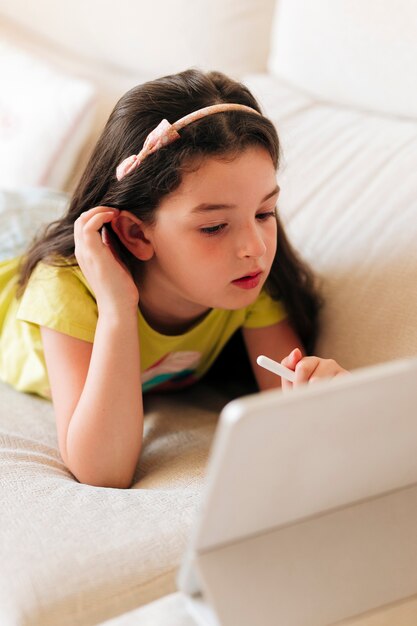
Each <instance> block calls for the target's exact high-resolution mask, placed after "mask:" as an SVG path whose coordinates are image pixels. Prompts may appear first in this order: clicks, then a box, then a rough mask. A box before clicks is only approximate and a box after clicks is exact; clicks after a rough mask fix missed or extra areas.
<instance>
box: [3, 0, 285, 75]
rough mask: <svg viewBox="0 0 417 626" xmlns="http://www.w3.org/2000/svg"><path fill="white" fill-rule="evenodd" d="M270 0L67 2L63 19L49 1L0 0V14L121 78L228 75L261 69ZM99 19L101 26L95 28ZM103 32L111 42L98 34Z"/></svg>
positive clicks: (267, 37) (95, 0) (268, 28)
mask: <svg viewBox="0 0 417 626" xmlns="http://www.w3.org/2000/svg"><path fill="white" fill-rule="evenodd" d="M274 5H275V0H204V1H201V0H200V1H199V2H189V0H177V1H176V2H167V1H166V0H153V2H150V3H147V2H123V4H122V5H121V7H119V8H118V10H115V6H114V4H113V3H112V2H102V0H90V1H89V3H88V6H87V5H86V3H85V2H84V0H72V2H71V10H70V11H66V13H65V19H64V20H63V19H62V7H61V6H60V4H59V3H57V2H55V1H54V0H37V2H36V7H35V5H33V6H32V5H31V4H28V3H27V2H25V0H14V1H13V2H9V1H8V0H0V12H1V13H2V14H3V15H5V16H6V17H9V18H10V19H11V20H13V21H15V22H17V23H19V24H20V25H21V26H24V27H26V28H27V29H29V30H30V31H32V32H35V33H37V34H38V35H41V36H42V37H43V38H44V39H46V40H49V41H51V42H54V43H57V44H59V46H60V47H63V48H65V49H66V50H69V51H71V52H72V53H73V54H75V55H77V56H79V57H82V58H84V62H85V63H89V62H90V61H94V60H98V61H100V63H101V64H106V65H107V66H110V67H116V68H118V70H119V72H120V73H123V72H131V73H135V74H138V73H139V74H145V75H146V74H151V75H152V76H153V77H156V76H157V75H162V74H168V73H171V72H178V71H180V70H184V69H186V68H187V67H191V66H194V67H195V66H198V67H202V68H206V69H221V70H223V71H225V72H229V73H231V74H233V75H238V76H239V75H242V74H243V73H245V72H257V71H264V70H265V69H266V60H267V55H268V48H269V34H270V29H271V20H272V14H273V10H274ZM97 15H99V16H100V26H99V29H98V30H97ZM104 33H106V34H107V35H109V33H111V36H102V35H103V34H104Z"/></svg>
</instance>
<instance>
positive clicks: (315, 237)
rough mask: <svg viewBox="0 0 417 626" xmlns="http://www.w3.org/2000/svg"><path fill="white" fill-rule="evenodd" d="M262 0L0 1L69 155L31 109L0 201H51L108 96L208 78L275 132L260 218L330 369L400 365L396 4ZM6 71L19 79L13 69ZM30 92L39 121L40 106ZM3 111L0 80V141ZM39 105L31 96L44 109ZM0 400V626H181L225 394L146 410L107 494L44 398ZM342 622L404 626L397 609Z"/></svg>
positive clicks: (413, 116) (402, 22)
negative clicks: (38, 187) (72, 467)
mask: <svg viewBox="0 0 417 626" xmlns="http://www.w3.org/2000/svg"><path fill="white" fill-rule="evenodd" d="M87 5H88V9H87V8H86V7H87ZM274 5H275V2H274V1H273V0H244V1H243V0H240V1H238V0H228V1H226V0H213V1H212V2H202V3H195V4H193V5H191V4H190V3H188V2H186V0H182V1H178V2H176V3H170V2H168V1H165V2H164V1H163V0H158V1H156V2H153V3H152V5H151V6H147V3H141V2H131V3H129V2H127V1H125V2H121V3H119V5H118V10H119V13H118V14H117V15H115V12H114V3H110V2H104V0H100V1H99V0H96V1H93V0H90V2H89V3H85V2H83V1H82V0H72V2H71V3H69V2H68V6H66V5H64V8H63V3H55V2H52V0H38V2H36V3H33V6H32V5H30V4H28V3H26V2H24V1H23V0H14V2H13V3H10V2H8V1H7V0H0V42H1V41H2V40H7V42H8V44H7V45H8V46H9V47H8V48H7V49H6V48H3V50H5V51H6V52H5V53H4V54H6V53H7V55H8V57H7V58H8V63H7V64H6V65H7V67H10V66H12V67H13V63H15V56H14V52H13V50H11V48H10V46H12V47H14V48H15V47H18V48H19V49H22V50H24V51H25V52H30V53H31V54H35V56H36V57H38V58H39V59H40V62H41V64H45V63H52V64H53V66H54V70H53V76H52V78H51V76H50V75H49V74H48V75H47V76H46V74H45V72H44V71H41V70H39V65H36V68H35V69H36V72H37V74H36V75H37V76H38V77H39V78H38V79H37V81H43V80H45V81H46V82H48V81H49V80H54V81H56V80H58V79H57V76H56V74H59V76H60V77H62V76H63V77H64V78H67V75H69V74H70V75H72V76H76V77H77V80H75V81H74V79H73V78H71V79H69V80H70V83H69V84H68V89H69V90H70V92H71V94H74V100H73V104H72V105H71V107H72V108H70V110H67V108H65V107H64V108H63V109H59V110H58V111H57V110H56V108H54V110H53V113H54V115H55V114H56V115H57V117H56V118H55V117H54V120H55V122H56V124H58V123H59V120H61V122H62V124H63V125H65V124H67V126H66V127H65V128H66V130H65V133H66V134H65V133H64V131H62V137H63V138H64V140H65V137H67V138H68V140H69V138H72V139H73V141H72V144H71V150H68V149H67V148H68V145H67V143H66V142H65V141H64V140H62V138H61V142H60V143H59V146H57V144H56V135H57V131H55V133H54V136H53V137H50V136H49V135H48V128H49V126H48V116H51V115H52V113H48V116H46V118H45V119H43V120H42V132H43V133H44V135H42V136H43V137H44V141H43V142H42V146H41V145H40V144H41V139H39V138H38V139H37V141H38V142H39V143H38V146H36V145H35V146H33V145H30V146H26V148H27V153H25V152H24V154H23V156H24V162H23V164H22V162H20V161H19V162H17V161H18V160H19V158H20V157H21V156H22V154H21V153H22V148H21V144H19V146H20V147H19V150H17V149H16V150H15V151H14V152H12V151H11V150H9V151H8V152H7V154H6V151H5V150H4V151H3V153H2V152H1V150H2V148H1V143H0V171H3V172H5V171H6V165H4V167H3V164H2V163H1V158H4V159H6V158H8V162H7V167H8V168H9V169H8V170H7V172H8V176H9V179H5V180H3V183H1V182H0V185H3V186H4V187H5V188H8V189H9V190H11V192H14V191H16V190H17V191H20V188H21V187H22V188H23V187H26V186H28V185H34V184H47V185H50V186H53V187H55V188H58V189H61V190H71V188H72V187H73V185H74V181H75V180H76V177H77V175H78V173H79V171H80V170H81V169H82V166H83V164H84V163H85V159H86V157H87V155H88V152H89V150H90V149H91V145H92V142H93V141H94V139H95V138H96V137H97V134H98V132H99V129H100V127H101V125H102V123H103V120H104V119H105V118H106V116H107V115H108V112H109V110H110V109H111V106H112V104H113V103H114V101H115V99H116V97H118V96H119V95H121V93H123V92H124V91H125V90H126V89H127V88H128V87H130V86H131V85H133V84H135V83H136V82H138V81H141V80H143V79H146V78H150V77H153V76H156V75H161V74H163V73H167V72H170V71H177V70H179V69H182V68H185V67H187V66H191V65H198V66H200V67H203V68H216V69H220V70H223V71H226V72H228V73H230V74H232V75H234V76H236V77H239V78H242V79H243V80H244V81H245V82H247V84H248V85H249V86H250V87H251V88H252V90H253V91H254V92H255V94H256V95H257V96H258V97H259V99H260V101H261V104H262V105H263V107H264V110H265V111H266V113H267V114H268V115H269V116H270V117H271V118H272V119H273V120H274V122H275V123H276V125H277V128H278V131H279V135H280V137H281V140H282V146H283V162H282V167H281V171H280V172H279V181H280V186H281V188H282V196H281V199H280V210H281V213H282V215H283V219H284V221H285V223H286V224H287V227H288V232H289V234H290V237H291V239H292V241H293V242H294V244H295V245H296V247H297V248H298V249H299V250H300V252H301V253H302V255H303V256H304V258H305V259H307V260H308V261H309V262H310V263H311V265H312V266H313V268H314V269H315V271H316V272H317V275H318V277H319V279H320V281H321V285H322V291H323V295H324V298H325V306H324V308H323V312H322V327H321V332H320V337H319V341H318V345H317V350H316V351H317V352H318V353H319V354H321V355H322V356H332V357H334V358H336V359H337V360H339V362H340V363H342V364H343V365H345V366H346V367H348V368H356V367H361V366H364V365H369V364H373V363H377V362H381V361H386V360H390V359H395V358H399V357H403V356H408V355H415V354H417V325H416V323H415V319H416V316H417V290H416V288H415V284H416V278H417V245H416V241H417V176H416V175H415V163H416V162H417V90H416V88H415V86H416V84H417V69H416V65H415V58H416V57H417V43H416V42H417V6H416V5H415V3H414V2H413V0H398V2H397V3H395V5H394V4H392V3H388V1H385V0H383V1H381V0H368V1H367V2H366V3H363V2H360V0H340V1H339V2H334V1H332V0H315V1H314V2H313V1H312V0H279V1H278V3H277V6H276V7H275V6H274ZM65 6H66V8H65ZM273 16H274V19H272V17H273ZM271 24H272V27H271ZM155 25H157V28H156V32H155V28H154V27H155ZM173 26H174V27H173ZM1 52H2V48H1V47H0V71H1V62H2V58H1ZM3 61H4V59H3ZM19 63H20V61H19ZM36 63H38V61H37V62H36ZM19 67H20V68H22V69H21V71H22V72H25V71H30V72H32V73H33V71H35V70H31V69H30V63H29V65H28V63H26V62H25V63H23V65H19ZM28 68H29V69H28ZM5 75H6V74H5ZM45 76H46V78H45ZM80 78H81V79H82V80H81V83H80V82H77V81H79V79H80ZM9 80H10V76H9ZM71 81H74V82H73V83H71ZM2 84H3V85H4V82H3V83H2ZM37 84H40V83H39V82H37ZM55 84H56V83H55ZM65 84H66V83H65ZM15 88H16V85H14V86H13V89H15ZM13 89H11V92H10V93H12V92H13ZM55 92H56V89H54V90H52V91H51V92H50V93H55ZM13 93H16V89H15V91H14V92H13ZM93 93H95V102H96V105H95V109H94V107H93V101H94V99H93V97H92V94H93ZM35 96H36V98H40V100H39V101H38V100H37V105H36V106H37V107H38V108H37V109H36V110H38V111H42V110H43V109H42V94H39V93H38V92H37V93H36V94H35V93H34V92H33V97H34V98H35ZM7 105H8V102H7V93H5V90H4V88H3V91H2V92H1V93H0V134H1V132H2V131H3V139H4V137H6V139H7V137H8V136H7V134H5V133H6V131H7V129H8V128H9V130H10V128H12V129H13V125H11V126H10V124H9V126H7V124H5V123H4V120H6V119H10V118H7V116H6V115H5V114H4V111H5V110H6V108H5V107H7ZM9 105H10V101H9ZM67 105H68V106H69V104H68V102H67V101H66V102H65V106H67ZM51 106H52V105H51V97H49V98H46V96H45V110H48V111H49V110H50V108H49V109H48V108H47V107H51ZM57 106H58V105H57ZM59 106H61V107H62V106H63V105H62V102H61V103H60V104H59ZM2 107H3V108H2ZM83 107H84V108H83ZM29 108H30V107H29ZM58 108H59V107H58ZM26 110H27V107H25V109H22V111H26ZM80 111H83V112H84V113H85V112H86V111H87V113H86V114H85V115H84V116H81V117H80V115H81V114H80ZM77 112H78V113H77ZM2 114H3V118H2ZM22 114H23V113H22ZM77 115H78V118H77ZM68 116H72V117H71V119H72V120H75V122H77V133H75V132H74V127H71V126H70V125H68ZM37 119H38V118H37ZM37 119H36V120H35V121H33V120H32V122H33V123H35V125H36V124H37V123H38V122H37ZM2 120H3V127H2ZM80 120H81V121H80ZM75 122H74V123H75ZM40 125H41V122H39V125H38V130H39V128H40ZM71 128H72V129H73V132H72V134H71V132H70V131H71ZM68 129H69V130H68ZM68 133H69V134H68ZM46 138H48V139H46ZM75 139H77V140H76V141H75ZM0 141H1V137H0ZM47 141H48V142H50V143H49V144H48V146H49V148H48V149H49V150H50V152H53V150H55V152H53V157H54V159H55V160H54V161H53V162H54V163H56V162H59V168H57V169H56V171H55V172H54V171H52V170H51V169H50V168H49V169H48V168H47V167H46V166H45V170H44V172H43V173H42V175H41V173H39V172H37V171H36V172H35V171H34V169H33V168H31V167H29V166H28V160H29V161H30V158H33V154H36V152H37V149H39V150H41V148H42V149H44V153H43V154H42V157H43V158H44V161H45V163H47V162H48V158H50V156H51V155H50V154H47V152H48V151H47V150H46V146H47ZM54 141H55V143H54ZM4 145H5V144H3V146H4ZM23 145H24V144H23ZM58 148H59V151H58V152H57V150H58ZM10 154H14V155H15V158H16V164H15V163H12V164H10ZM2 155H3V157H2ZM7 155H9V156H7ZM39 159H40V157H39ZM11 165H13V168H14V169H13V168H11ZM10 168H11V169H10ZM1 180H2V179H1V177H0V181H1ZM6 209H7V207H6ZM4 214H5V215H6V214H7V210H5V212H4ZM8 217H9V218H10V211H9V215H8ZM45 217H47V216H45ZM0 219H1V215H0ZM28 219H30V216H28ZM242 391H244V390H243V389H242ZM0 392H1V397H0V502H1V508H0V545H1V561H0V562H1V565H0V624H1V625H2V626H3V625H4V626H9V625H10V626H23V625H25V626H26V625H27V626H55V625H58V624H59V625H60V626H61V625H63V626H66V625H68V626H69V625H71V626H72V625H80V626H89V625H92V624H98V623H102V622H103V623H104V622H105V621H107V620H110V621H109V624H113V625H114V626H115V625H116V624H118V625H122V624H123V625H127V624H143V625H145V626H146V625H147V624H152V625H154V626H156V625H157V624H167V625H168V624H169V625H170V626H176V625H178V626H179V624H183V626H186V625H187V626H188V624H190V623H191V622H190V618H187V616H186V615H185V613H184V610H183V606H182V604H181V599H180V598H179V596H178V594H175V593H174V592H175V588H176V587H175V574H176V570H177V567H178V564H179V562H180V559H181V555H182V553H183V550H184V547H185V545H186V542H187V538H188V533H189V530H190V526H191V524H192V520H193V518H194V516H195V513H196V510H197V507H198V501H199V496H200V492H201V486H202V484H203V477H204V468H205V463H206V460H207V455H208V451H209V446H210V441H211V437H212V435H213V432H214V428H215V424H216V419H217V416H218V412H219V410H220V408H221V407H222V406H223V405H224V403H225V402H226V401H227V400H228V398H229V397H230V395H229V392H228V391H227V390H223V391H222V389H217V390H215V389H214V388H213V386H212V385H210V384H208V383H207V384H201V385H199V386H197V387H196V388H194V389H191V390H189V391H186V392H183V393H181V394H177V395H175V396H161V397H153V398H149V399H148V400H147V403H146V411H147V413H146V420H145V446H144V453H143V456H142V457H141V459H140V462H139V466H138V469H137V475H136V482H135V485H134V487H133V488H132V489H130V490H127V491H121V490H113V489H100V488H93V487H89V486H85V485H80V484H78V483H77V482H76V481H75V480H74V479H73V477H72V476H71V474H70V473H69V472H68V471H67V470H66V469H65V467H64V465H63V463H62V460H61V458H60V456H59V452H58V447H57V441H56V433H55V425H54V418H53V414H52V409H51V406H50V405H49V404H48V403H46V402H44V401H42V400H39V399H37V398H34V397H30V396H24V395H21V394H18V393H16V392H14V391H13V390H12V389H9V388H7V387H5V386H1V389H0ZM416 593H417V588H416ZM168 594H171V595H168ZM162 596H165V597H164V598H162V600H158V598H161V597H162ZM149 603H150V604H149ZM142 605H147V606H142ZM141 607H142V608H141ZM354 623H355V624H357V626H359V624H360V625H361V626H365V624H366V625H367V626H371V625H372V626H377V625H379V626H382V624H385V625H386V624H393V623H395V624H396V625H400V624H403V625H406V624H407V625H408V624H416V623H417V602H416V601H415V600H410V601H409V602H407V603H405V604H401V605H398V606H396V607H389V608H387V609H385V610H383V611H378V612H376V613H374V614H372V615H369V616H365V617H358V618H357V619H356V620H355V622H354ZM352 624H353V622H352ZM260 626H261V625H260Z"/></svg>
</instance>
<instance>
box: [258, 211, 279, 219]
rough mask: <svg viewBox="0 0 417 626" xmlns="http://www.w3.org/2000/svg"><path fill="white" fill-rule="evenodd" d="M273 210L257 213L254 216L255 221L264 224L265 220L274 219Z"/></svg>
mask: <svg viewBox="0 0 417 626" xmlns="http://www.w3.org/2000/svg"><path fill="white" fill-rule="evenodd" d="M275 215H276V214H275V209H274V210H273V211H265V213H258V214H257V216H256V219H258V220H260V221H261V222H265V221H266V220H267V219H269V218H270V217H275Z"/></svg>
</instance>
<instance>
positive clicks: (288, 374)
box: [256, 354, 295, 383]
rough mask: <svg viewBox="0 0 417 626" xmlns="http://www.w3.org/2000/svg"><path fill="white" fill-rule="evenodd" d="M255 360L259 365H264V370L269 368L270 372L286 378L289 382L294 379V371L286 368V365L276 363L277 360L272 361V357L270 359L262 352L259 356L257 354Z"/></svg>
mask: <svg viewBox="0 0 417 626" xmlns="http://www.w3.org/2000/svg"><path fill="white" fill-rule="evenodd" d="M256 362H257V364H258V365H260V366H261V367H264V368H265V369H266V370H269V371H270V372H272V373H273V374H276V375H277V376H281V377H282V378H286V379H287V380H289V381H290V382H291V383H293V382H294V380H295V372H293V371H292V370H290V369H288V367H285V365H281V363H278V362H277V361H274V360H273V359H270V358H269V357H267V356H264V355H263V354H261V356H258V358H257V359H256Z"/></svg>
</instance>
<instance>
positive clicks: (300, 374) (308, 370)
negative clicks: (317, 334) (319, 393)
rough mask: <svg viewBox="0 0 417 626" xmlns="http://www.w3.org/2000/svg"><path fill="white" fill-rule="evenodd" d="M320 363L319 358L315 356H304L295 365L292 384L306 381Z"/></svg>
mask: <svg viewBox="0 0 417 626" xmlns="http://www.w3.org/2000/svg"><path fill="white" fill-rule="evenodd" d="M319 364H320V359H319V358H318V357H316V356H306V357H304V358H303V359H301V360H300V361H299V362H298V363H297V365H296V366H295V380H294V385H301V384H304V383H307V382H308V381H309V380H310V378H311V376H313V374H314V373H315V371H316V370H317V368H318V366H319Z"/></svg>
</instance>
